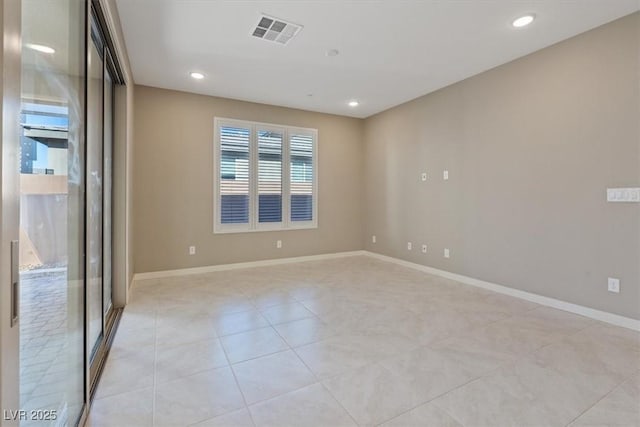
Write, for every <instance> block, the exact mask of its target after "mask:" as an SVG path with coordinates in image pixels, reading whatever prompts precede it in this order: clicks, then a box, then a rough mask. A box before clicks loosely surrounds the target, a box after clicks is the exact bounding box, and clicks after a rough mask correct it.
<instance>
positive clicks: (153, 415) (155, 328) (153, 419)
mask: <svg viewBox="0 0 640 427" xmlns="http://www.w3.org/2000/svg"><path fill="white" fill-rule="evenodd" d="M116 333H117V332H116ZM153 334H154V341H155V345H154V347H153V387H152V389H151V390H152V393H153V395H152V396H151V399H152V401H151V424H152V425H153V426H155V425H156V391H157V390H156V376H157V369H158V309H157V308H156V309H155V310H154V319H153Z"/></svg>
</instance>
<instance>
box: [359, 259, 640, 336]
mask: <svg viewBox="0 0 640 427" xmlns="http://www.w3.org/2000/svg"><path fill="white" fill-rule="evenodd" d="M364 252H365V254H366V255H367V256H370V257H373V258H377V259H379V260H382V261H387V262H392V263H394V264H398V265H402V266H404V267H409V268H413V269H415V270H420V271H423V272H425V273H429V274H433V275H435V276H440V277H444V278H447V279H451V280H455V281H456V282H460V283H464V284H465V285H471V286H476V287H478V288H483V289H487V290H490V291H493V292H497V293H500V294H504V295H509V296H512V297H515V298H520V299H523V300H526V301H530V302H534V303H537V304H540V305H544V306H547V307H553V308H557V309H559V310H564V311H568V312H570V313H574V314H579V315H581V316H584V317H589V318H591V319H595V320H600V321H602V322H606V323H610V324H612V325H616V326H622V327H623V328H628V329H633V330H634V331H640V320H636V319H632V318H629V317H624V316H619V315H617V314H613V313H607V312H606V311H600V310H596V309H593V308H589V307H584V306H582V305H577V304H572V303H570V302H566V301H561V300H558V299H555V298H549V297H545V296H542V295H537V294H533V293H531V292H526V291H521V290H519V289H514V288H510V287H508V286H502V285H497V284H495V283H491V282H485V281H484V280H479V279H474V278H473V277H467V276H463V275H461V274H455V273H451V272H449V271H445V270H439V269H437V268H433V267H427V266H426V265H421V264H416V263H413V262H409V261H405V260H402V259H398V258H393V257H390V256H386V255H382V254H378V253H375V252H369V251H364Z"/></svg>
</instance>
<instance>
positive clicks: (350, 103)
mask: <svg viewBox="0 0 640 427" xmlns="http://www.w3.org/2000/svg"><path fill="white" fill-rule="evenodd" d="M358 105H360V103H359V102H358V101H356V100H355V99H354V100H353V101H349V107H357V106H358Z"/></svg>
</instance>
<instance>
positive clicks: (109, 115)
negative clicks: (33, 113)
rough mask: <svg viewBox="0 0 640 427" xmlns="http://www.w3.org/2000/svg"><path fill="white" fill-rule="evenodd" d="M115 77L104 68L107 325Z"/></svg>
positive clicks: (104, 293) (106, 316)
mask: <svg viewBox="0 0 640 427" xmlns="http://www.w3.org/2000/svg"><path fill="white" fill-rule="evenodd" d="M113 105H114V104H113V79H112V78H111V73H110V72H109V69H108V67H105V70H104V150H103V151H104V248H103V260H104V261H103V283H104V292H103V304H102V307H103V310H104V313H103V316H104V324H105V325H107V319H108V317H109V314H110V311H111V308H112V298H111V293H112V290H111V288H112V265H111V260H112V245H113V239H112V236H113V227H112V215H113V208H112V206H113Z"/></svg>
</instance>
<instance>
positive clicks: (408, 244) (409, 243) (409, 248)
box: [407, 242, 413, 251]
mask: <svg viewBox="0 0 640 427" xmlns="http://www.w3.org/2000/svg"><path fill="white" fill-rule="evenodd" d="M412 247H413V245H412V244H411V242H407V250H409V251H410V250H411V248H412Z"/></svg>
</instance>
